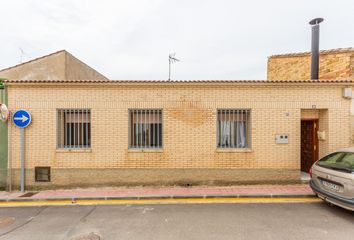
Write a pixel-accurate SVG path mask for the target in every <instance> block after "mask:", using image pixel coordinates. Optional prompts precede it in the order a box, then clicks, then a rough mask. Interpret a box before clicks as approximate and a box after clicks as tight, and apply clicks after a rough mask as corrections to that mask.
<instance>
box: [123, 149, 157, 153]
mask: <svg viewBox="0 0 354 240" xmlns="http://www.w3.org/2000/svg"><path fill="white" fill-rule="evenodd" d="M128 152H130V153H162V152H163V149H134V148H129V149H128Z"/></svg>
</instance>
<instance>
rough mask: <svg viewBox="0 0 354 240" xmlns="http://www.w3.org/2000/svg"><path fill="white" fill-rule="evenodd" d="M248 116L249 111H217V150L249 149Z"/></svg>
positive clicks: (249, 114)
mask: <svg viewBox="0 0 354 240" xmlns="http://www.w3.org/2000/svg"><path fill="white" fill-rule="evenodd" d="M250 116H251V110H249V109H225V110H218V116H217V143H218V148H249V147H250V139H251V131H250Z"/></svg>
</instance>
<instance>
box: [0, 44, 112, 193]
mask: <svg viewBox="0 0 354 240" xmlns="http://www.w3.org/2000/svg"><path fill="white" fill-rule="evenodd" d="M1 78H6V79H21V80H32V79H42V80H59V79H61V80H65V81H70V80H85V81H87V80H98V79H101V80H107V78H106V77H105V76H103V75H102V74H100V73H99V72H97V71H96V70H94V69H93V68H91V67H89V66H88V65H86V64H85V63H83V62H81V61H80V60H79V59H77V58H75V57H74V56H73V55H71V54H70V53H68V52H67V51H65V50H61V51H58V52H55V53H52V54H49V55H46V56H43V57H40V58H36V59H34V60H31V61H28V62H24V63H21V64H18V65H16V66H13V67H9V68H6V69H3V70H0V79H1ZM1 88H2V83H1V80H0V103H7V101H6V99H7V96H6V92H5V90H1ZM7 131H8V129H7V125H6V124H4V123H2V122H0V189H1V188H4V187H5V185H6V178H7V158H8V157H7V135H8V134H7Z"/></svg>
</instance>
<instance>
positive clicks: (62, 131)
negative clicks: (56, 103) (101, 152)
mask: <svg viewBox="0 0 354 240" xmlns="http://www.w3.org/2000/svg"><path fill="white" fill-rule="evenodd" d="M57 141H58V142H57V143H58V148H90V147H91V110H90V109H58V110H57Z"/></svg>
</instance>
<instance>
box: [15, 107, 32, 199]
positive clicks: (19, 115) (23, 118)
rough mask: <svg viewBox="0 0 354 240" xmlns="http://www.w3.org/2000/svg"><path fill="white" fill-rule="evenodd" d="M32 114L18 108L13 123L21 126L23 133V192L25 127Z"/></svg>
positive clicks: (22, 187) (21, 132)
mask: <svg viewBox="0 0 354 240" xmlns="http://www.w3.org/2000/svg"><path fill="white" fill-rule="evenodd" d="M31 119H32V118H31V114H30V113H29V112H28V111H26V110H23V109H20V110H17V111H16V112H15V113H14V114H13V116H12V121H13V123H14V124H15V125H16V126H17V127H19V128H20V135H21V140H20V141H21V152H20V154H21V179H20V180H21V192H24V191H25V128H26V127H27V126H28V125H29V124H30V123H31Z"/></svg>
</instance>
